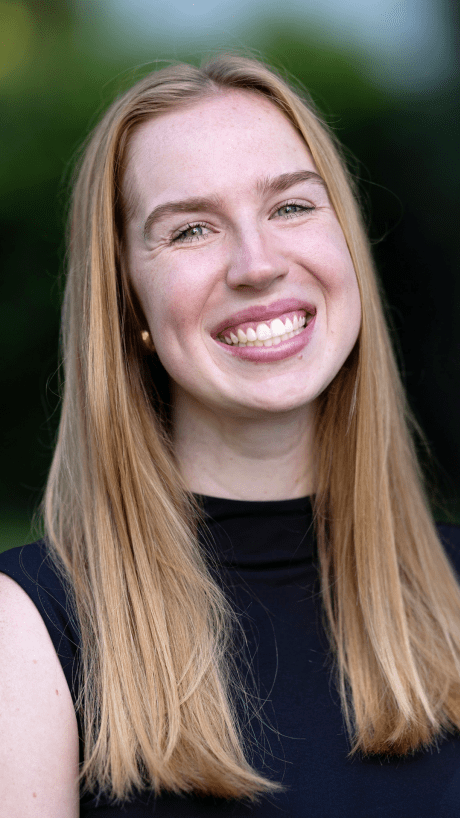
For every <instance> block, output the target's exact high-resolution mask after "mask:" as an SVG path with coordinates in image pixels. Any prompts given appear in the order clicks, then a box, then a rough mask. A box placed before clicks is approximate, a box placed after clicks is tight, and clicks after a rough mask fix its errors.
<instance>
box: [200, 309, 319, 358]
mask: <svg viewBox="0 0 460 818" xmlns="http://www.w3.org/2000/svg"><path fill="white" fill-rule="evenodd" d="M297 309H299V307H297ZM302 309H303V308H302ZM315 323H316V314H315V315H314V316H313V318H312V319H311V321H310V322H309V323H308V324H307V326H306V327H305V329H304V330H303V332H300V333H299V334H298V335H296V336H295V337H294V338H289V340H287V341H281V343H280V344H277V345H276V346H271V347H247V346H242V347H239V346H238V345H237V344H235V345H232V346H230V345H229V344H224V343H222V341H219V339H218V338H216V339H215V341H216V343H217V344H219V346H220V347H222V349H223V350H225V352H226V353H227V354H228V355H234V356H235V357H236V358H242V359H243V360H245V361H252V362H253V363H261V364H263V363H271V362H272V361H281V360H283V359H284V358H291V357H293V356H294V355H297V354H298V353H299V352H301V351H302V349H303V348H304V347H305V346H306V345H307V344H308V342H309V341H310V339H311V336H312V335H313V330H314V328H315Z"/></svg>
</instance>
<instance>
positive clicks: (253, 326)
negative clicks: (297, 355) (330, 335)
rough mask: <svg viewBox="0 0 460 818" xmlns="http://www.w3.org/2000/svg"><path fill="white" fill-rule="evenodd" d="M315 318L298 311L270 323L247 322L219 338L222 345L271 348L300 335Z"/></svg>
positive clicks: (226, 330)
mask: <svg viewBox="0 0 460 818" xmlns="http://www.w3.org/2000/svg"><path fill="white" fill-rule="evenodd" d="M312 318H313V314H312V313H309V312H307V311H306V310H296V311H293V312H289V313H284V314H283V315H280V316H278V317H277V318H274V319H273V321H270V322H260V323H255V322H245V323H242V324H239V325H236V326H233V327H229V328H226V329H225V330H224V331H223V332H221V333H220V334H219V335H218V336H217V337H218V339H219V341H221V342H222V343H226V344H228V345H229V346H238V347H262V346H263V347H271V346H277V345H278V344H280V343H281V342H282V341H288V340H289V339H290V338H294V337H295V336H296V335H299V333H301V332H302V331H303V329H304V327H305V326H307V325H308V324H309V323H310V321H311V320H312Z"/></svg>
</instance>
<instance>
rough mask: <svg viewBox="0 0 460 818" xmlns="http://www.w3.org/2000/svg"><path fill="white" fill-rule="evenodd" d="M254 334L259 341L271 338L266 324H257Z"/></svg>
mask: <svg viewBox="0 0 460 818" xmlns="http://www.w3.org/2000/svg"><path fill="white" fill-rule="evenodd" d="M256 333H257V337H258V339H259V341H266V340H267V338H271V337H272V334H271V332H270V327H268V326H267V324H259V325H258V327H257V329H256Z"/></svg>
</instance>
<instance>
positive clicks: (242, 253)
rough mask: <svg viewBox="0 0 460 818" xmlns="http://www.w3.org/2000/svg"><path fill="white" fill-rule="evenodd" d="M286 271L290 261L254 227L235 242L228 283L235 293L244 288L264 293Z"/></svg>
mask: <svg viewBox="0 0 460 818" xmlns="http://www.w3.org/2000/svg"><path fill="white" fill-rule="evenodd" d="M287 272H288V262H287V260H286V259H285V258H283V256H282V255H281V254H280V253H279V252H278V251H277V250H276V249H275V248H274V247H273V246H272V245H271V243H270V239H269V238H268V237H267V236H263V235H262V232H261V230H260V229H258V228H257V227H253V228H252V229H251V231H250V232H248V231H246V232H245V233H244V235H240V236H239V239H238V240H237V241H235V248H234V252H233V254H232V258H231V260H230V263H229V266H228V271H227V284H228V286H229V287H231V288H232V289H234V290H238V289H242V288H243V287H248V288H252V289H254V290H265V289H267V288H268V287H269V286H270V284H271V283H272V282H273V281H275V280H276V279H277V278H283V277H284V276H285V275H287Z"/></svg>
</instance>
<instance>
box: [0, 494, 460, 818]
mask: <svg viewBox="0 0 460 818" xmlns="http://www.w3.org/2000/svg"><path fill="white" fill-rule="evenodd" d="M201 501H202V505H203V506H204V509H205V512H206V515H207V523H208V532H209V533H210V534H211V538H212V542H211V543H210V542H209V537H204V536H203V534H202V533H201V535H200V541H201V544H202V547H203V549H204V551H205V553H209V556H211V555H212V557H213V559H210V560H209V564H210V568H211V571H212V573H213V575H214V576H215V579H216V580H217V581H218V582H219V583H220V584H221V587H223V588H224V590H225V593H226V594H227V595H228V597H229V599H230V600H231V602H232V605H233V607H234V609H235V610H236V611H237V613H238V616H239V618H240V621H241V623H242V625H243V628H244V632H245V635H246V637H247V644H246V646H245V647H244V650H243V658H242V659H241V669H242V674H243V679H244V683H245V685H246V686H247V689H248V690H250V691H251V692H253V693H256V694H257V696H258V699H259V701H260V713H261V716H262V720H261V722H260V721H259V720H255V719H253V720H252V721H251V722H250V733H251V736H252V737H253V741H252V746H251V748H250V755H249V757H248V760H249V761H250V763H251V764H253V766H254V767H255V768H256V769H258V770H260V772H262V773H263V774H264V775H265V776H266V777H267V778H269V779H271V780H276V781H281V782H282V783H283V784H284V785H285V786H287V789H286V791H285V792H284V793H277V794H275V795H270V796H262V797H261V800H260V803H259V804H250V803H248V802H247V801H245V802H243V801H238V800H233V801H226V800H223V799H217V798H212V797H205V798H203V797H201V798H200V797H196V796H177V795H173V794H164V795H162V796H160V797H158V798H155V797H154V794H153V793H152V792H149V791H144V792H135V793H134V795H133V797H132V798H131V799H130V800H129V801H126V802H124V803H123V804H118V805H116V804H113V803H112V804H111V803H110V802H109V801H108V800H107V799H106V798H105V797H104V796H102V797H99V794H97V793H93V794H90V795H85V796H83V797H82V799H81V806H80V809H81V812H80V815H81V816H85V818H90V816H91V817H92V818H117V816H126V818H147V816H154V817H155V818H163V816H165V817H166V816H167V817H168V818H176V817H177V818H192V817H193V818H195V817H196V818H201V816H231V818H262V816H263V818H282V816H289V818H306V816H312V817H314V816H318V818H329V817H330V818H332V816H333V818H336V816H341V818H371V816H372V818H377V816H382V818H383V816H385V818H397V817H398V818H433V816H436V818H453V816H454V815H460V735H459V734H458V733H457V732H455V733H450V734H447V735H446V736H445V737H444V738H443V739H439V740H438V741H437V743H436V745H432V746H431V747H430V748H429V749H428V750H424V751H420V752H416V753H414V754H413V755H411V756H407V757H404V758H402V757H397V758H388V757H384V756H381V757H380V756H372V757H368V758H363V757H359V756H355V757H354V758H353V759H348V758H347V755H348V753H349V751H350V744H349V741H348V736H347V733H346V729H345V724H344V721H343V717H342V712H341V707H340V700H339V695H338V692H337V689H336V687H335V685H334V683H333V681H332V680H331V662H330V651H329V646H328V641H327V638H326V636H325V633H324V631H323V628H322V606H321V600H320V594H319V581H318V563H317V554H316V546H315V541H314V537H313V528H312V509H311V503H310V499H309V498H308V497H306V498H300V499H294V500H280V501H273V502H272V501H270V502H247V501H240V500H227V499H219V498H215V497H202V498H201ZM437 527H438V532H439V535H440V537H441V539H442V542H443V545H444V547H445V550H446V553H447V555H448V557H449V559H450V561H451V564H453V566H454V568H455V570H456V572H457V576H459V577H460V526H456V525H446V524H441V523H438V524H437ZM216 557H217V563H216V562H215V558H216ZM0 571H1V572H4V573H5V574H8V575H9V576H10V577H12V578H13V579H14V580H16V582H18V584H19V585H20V586H21V587H22V588H23V589H24V590H25V591H26V592H27V593H28V595H29V596H30V597H31V599H32V600H33V602H34V603H35V605H36V606H37V608H38V610H39V612H40V614H41V616H42V617H43V620H44V622H45V624H46V627H47V628H48V631H49V634H50V636H51V639H52V641H53V644H54V647H55V649H56V652H57V654H58V656H59V659H60V661H61V664H62V667H63V670H64V673H65V676H66V679H67V683H68V685H69V688H70V691H71V693H72V696H73V699H74V702H75V699H76V695H77V693H78V690H77V683H78V682H77V670H78V661H79V634H78V626H77V623H76V622H74V621H73V620H72V616H71V615H70V611H69V606H68V604H67V595H66V588H65V586H64V585H63V584H62V582H61V581H60V580H59V579H58V577H57V576H56V575H55V573H54V571H53V569H52V567H51V564H50V563H49V561H48V558H47V552H46V546H45V543H44V542H43V541H39V542H36V543H33V544H30V545H26V546H22V547H19V548H13V549H11V550H9V551H6V552H4V553H3V554H0ZM239 661H240V660H239ZM242 715H244V714H242ZM79 729H80V735H81V725H79Z"/></svg>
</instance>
